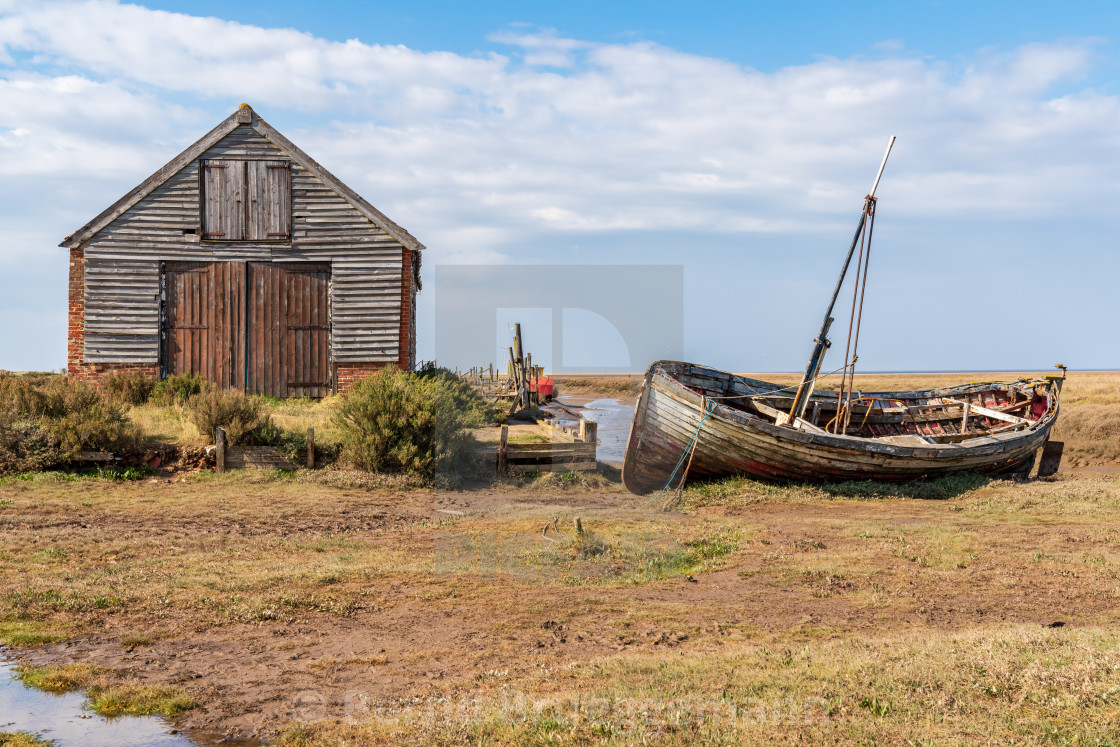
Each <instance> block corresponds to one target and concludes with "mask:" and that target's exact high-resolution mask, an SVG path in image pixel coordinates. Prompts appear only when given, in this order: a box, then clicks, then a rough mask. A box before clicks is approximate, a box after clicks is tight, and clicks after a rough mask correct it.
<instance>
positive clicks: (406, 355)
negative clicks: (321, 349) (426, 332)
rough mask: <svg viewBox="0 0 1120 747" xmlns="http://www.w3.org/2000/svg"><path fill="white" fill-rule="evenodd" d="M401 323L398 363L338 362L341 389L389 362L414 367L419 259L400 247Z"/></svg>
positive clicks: (341, 390)
mask: <svg viewBox="0 0 1120 747" xmlns="http://www.w3.org/2000/svg"><path fill="white" fill-rule="evenodd" d="M401 255H402V256H401V326H400V337H399V338H398V340H399V342H398V345H397V361H396V363H381V362H378V363H349V362H346V363H336V364H335V367H334V369H335V381H336V386H337V387H338V391H339V392H340V393H341V392H345V391H346V390H347V389H349V388H350V387H351V386H353V384H354V382H356V381H358V380H359V379H361V378H362V377H363V376H368V375H369V374H371V373H373V372H374V371H380V370H381V369H382V368H385V367H386V366H396V367H397V368H398V369H400V370H401V371H411V370H412V369H413V365H414V363H415V361H416V340H415V336H414V334H413V330H415V329H416V323H415V322H416V320H415V319H413V318H412V316H413V314H414V313H415V311H414V308H415V300H416V290H417V287H418V285H419V279H418V278H417V277H416V276H415V275H416V263H415V262H414V261H413V256H412V255H413V251H412V250H411V249H402V250H401Z"/></svg>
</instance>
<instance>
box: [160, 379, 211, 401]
mask: <svg viewBox="0 0 1120 747" xmlns="http://www.w3.org/2000/svg"><path fill="white" fill-rule="evenodd" d="M207 386H208V385H207V382H206V379H204V378H202V377H201V376H198V375H196V374H190V373H183V374H173V375H171V376H168V377H167V378H166V379H164V380H163V381H159V382H156V384H155V386H153V387H152V393H151V395H150V397H149V401H150V402H152V403H154V404H157V405H185V404H187V400H189V399H190V398H191V397H193V396H194V395H196V394H199V393H201V392H202V391H203V390H204V389H206V388H207Z"/></svg>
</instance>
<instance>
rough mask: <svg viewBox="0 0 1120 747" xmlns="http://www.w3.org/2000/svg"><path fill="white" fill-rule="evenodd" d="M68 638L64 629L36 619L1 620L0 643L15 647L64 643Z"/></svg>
mask: <svg viewBox="0 0 1120 747" xmlns="http://www.w3.org/2000/svg"><path fill="white" fill-rule="evenodd" d="M68 638H69V636H68V635H67V634H66V633H64V632H63V631H61V630H58V629H57V628H53V627H51V626H49V625H44V624H43V623H40V622H36V621H31V620H23V621H13V622H0V643H3V644H4V645H5V646H12V647H13V648H15V647H23V646H47V645H50V644H52V643H62V642H64V641H66V640H67V639H68Z"/></svg>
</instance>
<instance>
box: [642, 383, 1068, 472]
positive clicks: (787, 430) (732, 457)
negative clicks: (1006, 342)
mask: <svg viewBox="0 0 1120 747" xmlns="http://www.w3.org/2000/svg"><path fill="white" fill-rule="evenodd" d="M1064 378H1065V377H1064V372H1063V374H1062V375H1055V376H1046V377H1041V378H1036V379H1021V380H1018V381H1011V382H991V383H981V384H962V385H960V386H952V387H941V388H938V389H927V390H921V391H905V392H863V391H849V392H848V393H847V395H846V396H845V397H844V399H841V395H840V393H839V392H828V391H815V392H813V394H812V395H810V397H809V398H808V407H807V408H806V413H805V417H804V418H797V419H795V420H794V422H792V423H791V422H789V421H790V411H791V409H792V407H793V405H794V399H795V389H796V386H795V387H783V386H780V385H778V384H772V383H770V382H766V381H759V380H757V379H750V378H746V377H743V376H736V375H735V374H730V373H726V372H723V371H717V370H715V369H711V368H706V367H704V366H698V365H695V364H691V363H683V362H678V361H658V362H656V363H654V364H653V365H652V366H650V368H649V370H648V371H647V373H646V378H645V383H644V385H643V388H642V394H641V397H640V398H639V400H638V405H637V407H636V408H635V413H634V422H633V425H632V426H631V429H630V440H629V442H628V444H627V449H626V461H625V464H624V466H623V470H622V479H623V483H624V484H625V486H626V488H627V489H628V490H630V491H631V492H634V493H638V494H646V493H650V492H653V491H656V490H661V489H664V488H665V487H666V486H672V487H676V486H677V485H679V484H683V482H684V481H685V480H686V479H689V480H693V479H713V478H719V477H727V476H731V475H737V474H743V475H749V476H754V477H761V478H769V479H790V480H807V481H820V480H852V479H877V480H897V479H912V478H918V477H929V476H936V475H943V474H950V473H954V472H989V473H991V472H1012V473H1013V472H1021V471H1023V470H1024V467H1025V468H1026V469H1028V470H1029V469H1030V467H1031V465H1032V464H1033V460H1034V456H1035V454H1036V452H1037V451H1038V449H1039V448H1040V447H1041V446H1042V445H1043V444H1045V443H1046V440H1047V438H1048V437H1049V434H1050V428H1051V426H1052V425H1053V424H1054V421H1055V420H1056V418H1057V416H1058V402H1059V394H1060V392H1061V387H1062V382H1063V381H1064Z"/></svg>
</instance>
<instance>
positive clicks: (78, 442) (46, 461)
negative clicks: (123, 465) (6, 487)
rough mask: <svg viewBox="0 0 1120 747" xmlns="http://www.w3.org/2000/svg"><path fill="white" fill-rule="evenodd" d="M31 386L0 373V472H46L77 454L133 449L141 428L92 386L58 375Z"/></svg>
mask: <svg viewBox="0 0 1120 747" xmlns="http://www.w3.org/2000/svg"><path fill="white" fill-rule="evenodd" d="M42 381H43V383H42V384H40V385H38V386H36V385H35V384H33V383H32V382H31V381H29V380H26V379H23V378H22V377H20V376H13V375H10V374H0V472H24V471H29V470H36V469H45V468H47V467H54V466H57V465H60V464H65V463H67V462H69V461H72V460H73V459H74V457H75V456H76V455H77V453H78V452H80V451H100V450H105V451H116V452H120V451H126V452H127V451H132V450H135V449H137V448H139V446H140V444H141V442H142V438H141V433H140V429H139V428H138V427H137V426H136V425H135V424H134V423H132V422H131V421H129V419H128V417H127V416H126V415H125V413H124V410H123V408H122V407H121V406H120V405H119V404H118V403H116V402H112V401H110V400H108V399H107V398H106V397H104V396H103V395H102V394H101V393H100V392H99V391H98V390H97V389H96V388H95V387H94V386H92V385H91V384H89V383H87V382H85V381H81V380H77V379H67V378H64V377H61V376H58V377H52V378H48V379H43V380H42Z"/></svg>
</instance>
